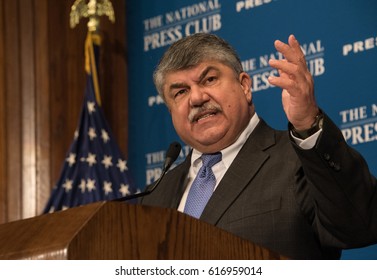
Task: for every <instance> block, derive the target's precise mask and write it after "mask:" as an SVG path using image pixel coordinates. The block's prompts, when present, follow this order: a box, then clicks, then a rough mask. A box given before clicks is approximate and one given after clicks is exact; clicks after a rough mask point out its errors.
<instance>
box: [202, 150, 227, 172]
mask: <svg viewBox="0 0 377 280" xmlns="http://www.w3.org/2000/svg"><path fill="white" fill-rule="evenodd" d="M221 157H222V155H221V153H220V152H217V153H214V154H202V156H201V158H202V161H203V166H205V167H209V168H212V166H214V165H215V164H216V163H218V162H219V161H220V160H221Z"/></svg>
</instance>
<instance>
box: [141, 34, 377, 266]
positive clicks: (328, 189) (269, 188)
mask: <svg viewBox="0 0 377 280" xmlns="http://www.w3.org/2000/svg"><path fill="white" fill-rule="evenodd" d="M275 48H276V49H277V51H279V52H280V53H281V54H283V56H284V57H285V59H284V60H270V62H269V63H270V66H271V67H273V68H276V69H277V70H278V71H279V76H278V77H269V82H270V83H271V84H272V85H274V86H278V87H281V88H282V89H283V91H282V102H283V107H284V111H285V113H286V115H287V118H288V120H289V126H288V128H289V129H288V131H276V130H274V129H272V128H271V127H269V126H268V125H267V124H266V123H265V122H264V121H263V120H262V119H260V118H259V117H258V115H257V113H256V112H255V107H254V104H253V102H252V92H251V79H250V77H249V75H248V74H247V73H245V72H244V71H243V70H242V65H241V63H240V60H239V58H238V56H237V54H236V52H235V51H234V50H233V49H232V47H231V46H230V45H229V44H228V43H227V42H225V41H224V40H222V39H221V38H219V37H217V36H215V35H211V34H195V35H192V36H189V37H186V38H183V39H181V40H179V41H178V42H176V43H174V44H173V45H172V46H171V47H170V48H169V49H168V50H167V52H166V53H165V54H164V55H163V57H162V59H161V61H160V63H159V65H158V67H157V69H156V71H155V74H154V82H155V85H156V88H157V90H158V92H159V94H161V96H162V97H163V99H164V101H165V103H166V105H167V107H168V109H169V112H170V113H171V117H172V121H173V124H174V127H175V129H176V131H177V133H178V135H179V136H180V137H181V139H182V140H183V141H184V142H185V143H186V144H188V145H190V146H191V147H192V148H193V150H192V152H191V153H190V155H189V156H188V157H187V158H186V160H185V161H184V162H183V163H182V164H180V165H178V166H177V167H176V168H174V169H173V170H171V171H170V172H168V173H167V174H166V176H165V177H164V179H163V180H162V181H161V184H160V185H159V187H158V188H157V189H156V190H155V191H154V192H153V193H151V194H150V195H148V196H145V197H144V198H143V199H142V201H141V202H142V203H143V204H147V205H153V206H161V207H169V208H174V209H178V210H179V211H182V212H187V213H188V214H190V215H193V216H196V215H197V216H196V217H197V218H199V219H201V220H203V221H206V222H208V223H211V224H214V225H216V226H218V227H220V228H222V229H224V230H226V231H229V232H231V233H233V234H235V235H237V236H240V237H242V238H245V239H248V240H250V241H252V242H255V243H256V244H259V245H261V246H264V247H266V248H269V249H271V250H273V251H276V252H278V253H281V254H283V255H285V256H287V257H290V258H294V259H337V258H339V257H340V255H341V250H342V249H344V248H354V247H361V246H366V245H369V244H373V243H376V242H377V186H376V178H375V177H374V176H373V175H371V173H370V172H369V170H368V166H367V164H366V162H365V161H364V159H363V158H362V157H361V156H360V155H359V154H358V153H357V152H356V151H355V150H353V149H352V148H350V147H349V146H347V144H346V143H345V141H344V139H343V137H342V134H341V132H340V131H339V129H338V128H337V127H336V125H335V124H334V123H333V122H332V121H331V120H330V119H329V118H328V116H327V115H326V114H325V113H323V112H322V111H321V110H320V109H319V107H318V105H317V103H316V100H315V97H314V83H313V79H312V76H311V74H310V72H309V71H308V68H307V65H306V61H305V57H304V54H303V52H302V50H301V48H300V45H299V43H298V41H297V40H296V38H295V37H294V36H293V35H291V36H290V37H289V38H288V44H285V43H283V42H281V41H276V42H275ZM219 152H220V153H221V155H220V158H221V159H219V160H220V161H219V162H217V161H216V162H217V163H215V164H214V165H213V166H212V167H210V171H208V172H212V174H213V176H214V177H215V179H211V182H212V181H215V182H214V183H213V184H214V186H213V189H212V190H211V196H210V197H208V202H207V203H206V205H205V206H203V207H204V209H203V210H200V212H199V214H191V212H190V210H187V209H189V208H190V206H188V205H186V202H187V204H189V203H188V201H189V200H190V197H191V194H190V190H191V189H194V186H195V188H196V185H197V184H196V183H195V182H194V181H195V180H196V179H195V178H196V176H197V174H198V172H201V171H199V170H200V168H201V166H202V165H203V162H204V161H205V160H204V158H206V156H207V155H212V156H213V155H215V154H216V155H218V154H219ZM211 176H212V175H211ZM213 176H212V178H213ZM193 192H194V191H193ZM200 199H201V197H200ZM200 199H199V200H200ZM190 203H191V202H190ZM201 211H202V212H201ZM220 246H221V245H220Z"/></svg>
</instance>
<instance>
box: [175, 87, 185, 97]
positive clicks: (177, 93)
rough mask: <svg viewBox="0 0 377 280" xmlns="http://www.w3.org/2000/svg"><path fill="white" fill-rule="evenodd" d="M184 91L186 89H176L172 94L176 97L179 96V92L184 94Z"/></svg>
mask: <svg viewBox="0 0 377 280" xmlns="http://www.w3.org/2000/svg"><path fill="white" fill-rule="evenodd" d="M185 92H186V89H181V90H179V91H177V92H176V93H175V94H174V97H178V96H180V95H181V94H184V93H185Z"/></svg>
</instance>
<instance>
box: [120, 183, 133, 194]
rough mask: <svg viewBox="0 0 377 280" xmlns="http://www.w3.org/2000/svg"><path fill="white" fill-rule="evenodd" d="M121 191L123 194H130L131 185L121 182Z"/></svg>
mask: <svg viewBox="0 0 377 280" xmlns="http://www.w3.org/2000/svg"><path fill="white" fill-rule="evenodd" d="M119 192H120V193H121V194H122V196H126V195H128V194H130V186H129V185H128V184H120V188H119Z"/></svg>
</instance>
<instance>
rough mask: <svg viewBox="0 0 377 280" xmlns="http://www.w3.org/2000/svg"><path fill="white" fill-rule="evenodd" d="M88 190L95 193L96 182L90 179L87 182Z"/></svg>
mask: <svg viewBox="0 0 377 280" xmlns="http://www.w3.org/2000/svg"><path fill="white" fill-rule="evenodd" d="M86 188H87V189H88V191H93V190H95V189H96V181H95V180H92V179H88V180H87V182H86Z"/></svg>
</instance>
